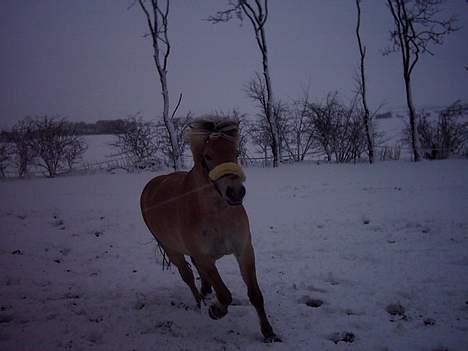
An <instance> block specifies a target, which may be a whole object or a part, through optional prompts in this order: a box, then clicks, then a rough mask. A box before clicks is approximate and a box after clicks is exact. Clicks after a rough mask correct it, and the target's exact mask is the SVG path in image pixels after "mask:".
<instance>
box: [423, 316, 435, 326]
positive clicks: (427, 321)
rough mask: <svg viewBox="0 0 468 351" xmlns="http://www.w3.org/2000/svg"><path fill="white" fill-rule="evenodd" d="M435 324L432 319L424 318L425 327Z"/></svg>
mask: <svg viewBox="0 0 468 351" xmlns="http://www.w3.org/2000/svg"><path fill="white" fill-rule="evenodd" d="M435 324H436V321H435V320H434V319H432V318H426V319H424V325H425V326H431V325H435Z"/></svg>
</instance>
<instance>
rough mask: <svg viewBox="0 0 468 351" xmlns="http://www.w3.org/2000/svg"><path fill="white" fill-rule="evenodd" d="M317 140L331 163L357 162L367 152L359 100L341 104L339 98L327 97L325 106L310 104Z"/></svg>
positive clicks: (329, 95) (334, 96)
mask: <svg viewBox="0 0 468 351" xmlns="http://www.w3.org/2000/svg"><path fill="white" fill-rule="evenodd" d="M309 108H310V111H311V120H312V125H313V129H314V138H315V140H316V141H317V142H318V144H319V145H320V148H321V149H322V151H323V152H324V153H325V154H326V155H327V158H328V161H331V159H332V155H333V156H335V160H336V162H350V161H356V160H358V159H359V158H360V157H361V155H362V153H363V152H364V151H365V150H366V135H365V128H364V124H363V123H364V122H363V117H362V112H361V111H360V110H359V109H358V108H357V104H356V99H354V100H353V101H351V102H350V103H349V104H345V103H343V102H341V101H339V99H338V97H337V94H336V93H333V94H328V96H327V98H326V100H325V102H324V103H321V104H310V105H309Z"/></svg>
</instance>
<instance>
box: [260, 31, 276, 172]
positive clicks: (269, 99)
mask: <svg viewBox="0 0 468 351" xmlns="http://www.w3.org/2000/svg"><path fill="white" fill-rule="evenodd" d="M260 34H261V38H262V42H263V50H262V63H263V76H264V78H265V85H266V90H267V101H266V103H267V106H266V107H267V109H266V111H265V112H266V114H267V115H266V118H267V121H268V124H269V125H270V128H271V137H272V138H271V139H272V140H271V148H272V150H271V151H272V153H273V167H278V166H279V156H280V147H279V133H278V123H277V121H276V118H275V116H274V115H273V90H272V88H271V79H270V70H269V67H268V52H267V46H266V39H265V32H264V30H263V27H262V28H261V29H260Z"/></svg>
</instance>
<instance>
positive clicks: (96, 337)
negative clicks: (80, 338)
mask: <svg viewBox="0 0 468 351" xmlns="http://www.w3.org/2000/svg"><path fill="white" fill-rule="evenodd" d="M86 340H87V341H89V342H90V343H92V344H101V343H102V335H101V334H100V333H98V332H97V331H92V332H90V333H89V334H88V335H87V336H86Z"/></svg>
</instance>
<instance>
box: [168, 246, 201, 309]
mask: <svg viewBox="0 0 468 351" xmlns="http://www.w3.org/2000/svg"><path fill="white" fill-rule="evenodd" d="M166 253H167V255H168V256H169V259H170V260H171V262H172V263H173V264H174V265H175V266H176V267H177V269H178V270H179V273H180V276H181V277H182V280H183V281H184V282H185V283H186V284H187V285H188V286H189V288H190V290H191V291H192V294H193V297H194V298H195V301H196V303H197V306H198V307H200V304H201V301H202V297H201V295H200V292H199V291H198V289H197V286H196V285H195V278H194V276H193V272H192V269H191V268H190V265H189V263H188V262H187V261H186V260H185V257H184V255H182V254H179V253H171V252H167V251H166Z"/></svg>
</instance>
